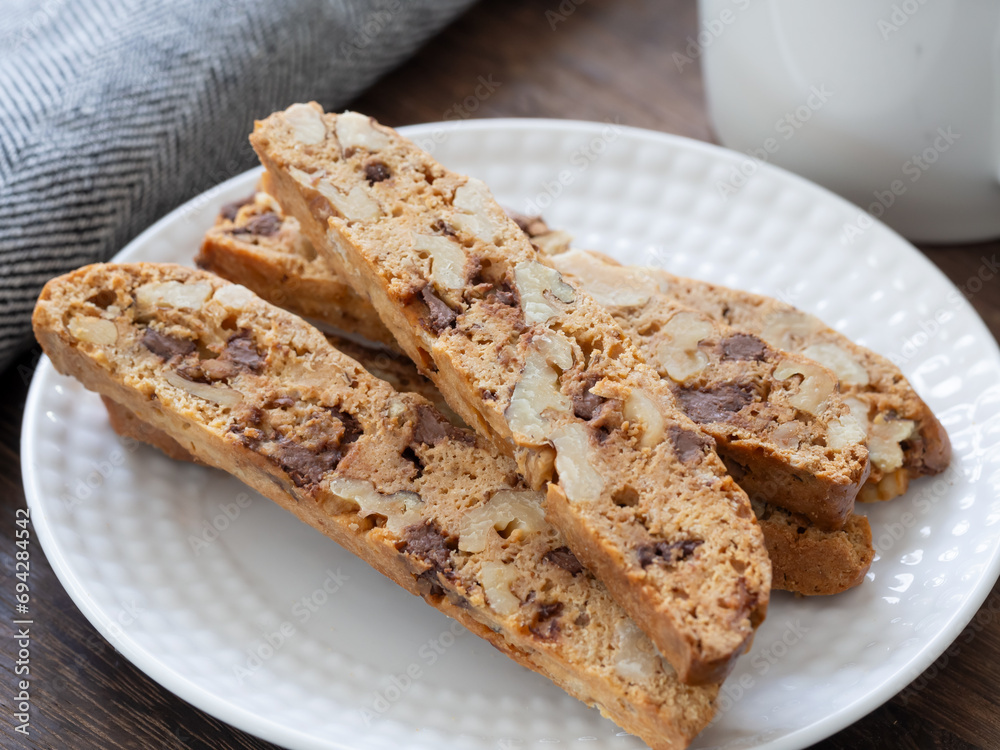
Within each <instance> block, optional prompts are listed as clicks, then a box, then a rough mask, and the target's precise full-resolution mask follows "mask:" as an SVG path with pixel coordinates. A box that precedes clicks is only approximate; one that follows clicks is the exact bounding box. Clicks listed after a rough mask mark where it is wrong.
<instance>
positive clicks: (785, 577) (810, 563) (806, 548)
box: [132, 201, 874, 595]
mask: <svg viewBox="0 0 1000 750" xmlns="http://www.w3.org/2000/svg"><path fill="white" fill-rule="evenodd" d="M266 205H268V206H269V208H270V210H271V211H273V212H275V215H276V216H277V217H278V218H279V220H281V221H282V222H283V223H284V222H295V224H294V227H295V231H283V232H280V233H278V235H277V236H276V239H275V240H274V241H273V242H269V243H259V244H258V243H254V244H247V245H245V246H243V247H241V245H244V242H243V240H241V239H240V238H241V236H243V234H241V233H238V232H237V233H234V234H233V235H232V236H231V237H227V239H226V240H225V241H224V242H219V241H218V240H217V237H218V235H217V234H216V233H215V232H213V231H210V232H209V233H208V234H207V235H206V237H205V242H204V244H203V246H202V254H207V255H208V256H209V257H212V258H215V259H217V261H218V262H217V263H216V264H215V266H214V267H217V268H219V269H222V270H221V272H222V273H223V274H225V273H226V271H227V270H232V271H233V272H234V273H235V278H232V279H230V280H232V281H243V282H244V283H247V284H254V283H257V280H258V279H261V281H260V282H259V283H261V287H260V288H257V287H253V286H251V287H250V288H251V290H252V291H253V292H255V293H256V294H258V295H260V296H261V297H263V298H264V299H266V300H268V301H269V302H279V301H281V300H285V301H286V302H287V305H286V308H288V307H290V308H291V309H292V310H293V311H295V304H296V303H295V301H294V300H289V298H288V297H287V296H286V295H283V294H281V292H280V286H279V285H276V284H275V282H274V281H270V279H282V278H286V279H288V281H289V282H290V283H291V284H292V286H295V285H296V281H297V279H296V273H297V270H296V267H295V266H292V265H290V264H288V263H286V260H285V259H286V257H287V256H288V255H295V254H297V253H298V252H299V248H301V247H302V246H303V245H306V244H308V241H307V240H306V241H303V239H302V238H301V236H297V234H296V232H297V228H298V222H297V221H295V219H293V218H291V217H284V215H283V214H282V213H281V211H280V207H279V206H277V205H276V203H275V202H273V201H272V202H268V203H267V204H266ZM257 215H258V214H253V213H250V214H244V213H243V212H242V211H241V212H240V216H239V217H237V218H236V219H234V220H233V223H234V225H235V226H236V227H240V226H242V225H244V224H245V223H246V222H249V221H254V217H255V216H257ZM512 218H514V220H515V221H516V222H517V224H518V226H519V227H521V229H522V230H523V231H524V232H525V233H526V234H527V235H528V237H529V238H530V239H531V242H532V244H533V245H536V246H539V247H543V248H546V250H545V251H546V252H556V251H557V248H558V251H563V250H565V249H567V244H568V235H566V234H565V233H564V232H559V231H558V230H555V231H554V230H551V229H549V228H548V227H547V226H546V225H545V223H544V222H542V221H541V220H540V219H537V218H536V219H528V218H524V217H519V216H512ZM244 234H245V233H244ZM557 243H558V244H557ZM247 253H252V254H253V255H254V265H255V266H256V267H257V268H259V269H261V270H262V273H260V274H245V273H242V272H241V271H240V270H239V269H240V265H241V259H242V258H243V257H245V256H246V254H247ZM313 262H315V263H322V259H316V260H315V261H313ZM210 267H211V266H210ZM320 273H321V271H320V269H317V273H316V275H317V276H319V275H320ZM327 273H331V274H332V271H329V270H328V271H327ZM333 291H334V294H332V295H331V296H330V297H328V298H326V299H325V301H321V300H310V301H308V302H307V304H308V305H309V307H311V308H313V309H318V310H323V309H333V308H334V307H335V306H336V305H337V304H339V303H340V302H341V299H340V298H339V297H338V296H336V295H337V294H339V293H338V292H336V290H333ZM272 295H274V296H276V297H277V300H275V299H272ZM324 302H325V304H324ZM374 314H375V313H374V311H371V315H374ZM317 320H319V321H320V322H325V323H330V324H333V322H332V321H339V320H340V318H339V317H338V316H337V314H335V316H333V317H332V318H331V319H329V320H328V319H326V318H324V317H323V316H317ZM331 341H332V343H333V345H334V346H336V347H337V348H339V349H340V350H341V351H344V352H345V353H346V354H348V355H350V356H351V357H353V358H354V359H356V360H357V361H358V362H360V363H361V364H362V365H363V366H364V367H366V368H367V369H368V370H369V371H370V372H372V373H373V374H375V375H376V376H377V377H381V378H383V379H386V380H389V382H390V383H392V384H393V386H394V387H395V388H396V389H397V390H409V389H410V388H409V387H408V386H407V385H406V383H412V384H413V385H414V386H416V387H420V390H419V391H418V392H419V393H420V394H421V395H422V396H424V397H425V398H428V399H429V400H431V401H433V402H434V404H435V405H436V406H438V407H439V408H445V409H446V407H443V406H442V400H441V396H440V393H438V392H437V390H436V389H435V388H434V387H433V385H432V384H430V383H429V381H427V380H426V379H424V378H422V377H420V375H419V374H418V373H417V372H416V370H415V369H414V368H413V367H412V365H410V364H409V360H406V362H405V363H403V362H401V361H399V360H397V359H396V358H392V357H388V358H387V355H385V354H383V353H382V352H377V351H375V350H372V349H366V348H365V347H362V346H359V345H357V344H354V343H349V342H346V341H343V340H340V339H332V340H331ZM345 347H350V348H345ZM388 365H391V366H388ZM449 413H452V412H449ZM132 436H133V437H134V436H135V435H132ZM140 439H141V438H140ZM753 508H754V511H755V513H756V514H757V521H758V523H759V524H760V527H761V531H763V533H764V542H765V544H766V545H767V549H768V555H769V557H770V559H771V569H772V583H771V586H772V588H778V589H784V590H788V591H794V592H796V593H799V594H804V595H815V594H835V593H840V592H842V591H844V590H846V589H847V588H850V587H852V586H855V585H857V584H859V583H861V581H862V580H863V579H864V575H865V573H866V572H867V571H868V568H869V566H870V565H871V561H872V558H873V557H874V550H873V549H872V544H871V531H870V528H869V527H868V522H867V520H866V519H864V518H863V517H860V516H854V515H852V516H851V517H849V518H848V520H847V523H846V525H845V527H844V529H843V530H838V531H821V530H820V529H818V528H816V527H814V526H813V525H812V524H811V523H810V522H809V521H808V520H807V519H805V518H802V517H801V516H798V515H797V514H792V513H788V512H778V511H777V509H776V508H773V507H772V506H770V505H768V504H766V503H764V502H761V501H759V500H758V501H755V502H753ZM819 562H822V565H818V563H819Z"/></svg>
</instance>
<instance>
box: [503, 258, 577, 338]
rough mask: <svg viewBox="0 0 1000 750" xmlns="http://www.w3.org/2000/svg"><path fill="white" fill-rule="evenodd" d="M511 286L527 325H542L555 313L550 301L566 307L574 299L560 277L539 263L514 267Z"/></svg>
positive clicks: (556, 310)
mask: <svg viewBox="0 0 1000 750" xmlns="http://www.w3.org/2000/svg"><path fill="white" fill-rule="evenodd" d="M514 286H515V287H516V288H517V293H518V296H519V297H520V300H521V309H522V310H523V311H524V320H525V322H526V323H528V324H531V323H545V322H547V321H548V320H549V318H552V317H553V316H555V315H556V314H558V312H559V311H558V309H557V308H556V307H555V305H554V304H553V301H552V300H559V301H560V302H564V303H566V304H569V303H571V302H573V300H574V299H576V291H575V290H574V289H573V287H572V286H570V285H569V284H567V283H566V282H565V281H563V278H562V275H560V273H559V272H558V271H557V270H555V269H554V268H549V267H548V266H546V265H544V264H543V263H539V262H538V261H533V260H531V261H521V262H520V263H518V264H517V265H516V266H514Z"/></svg>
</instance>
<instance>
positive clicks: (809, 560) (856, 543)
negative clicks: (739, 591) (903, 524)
mask: <svg viewBox="0 0 1000 750" xmlns="http://www.w3.org/2000/svg"><path fill="white" fill-rule="evenodd" d="M754 510H755V511H757V514H758V515H757V517H758V518H759V519H761V524H760V525H761V529H763V531H764V541H765V543H766V544H767V552H768V554H769V555H770V556H771V563H772V565H773V569H774V579H773V580H774V583H773V585H774V588H776V589H782V590H784V591H794V592H795V593H798V594H803V595H805V596H822V595H829V594H839V593H841V592H843V591H847V590H848V589H850V588H853V587H855V586H857V585H859V584H860V583H861V582H862V581H864V579H865V574H866V573H867V572H868V569H869V568H870V567H871V564H872V560H873V559H874V557H875V550H874V548H873V547H872V531H871V526H869V524H868V519H867V518H865V517H864V516H859V515H852V516H851V517H850V518H849V519H848V520H847V523H846V524H845V526H844V528H843V529H841V530H840V531H835V532H822V531H820V530H819V529H817V528H816V527H815V526H812V525H811V524H810V523H809V521H808V520H807V519H805V518H803V517H802V516H797V515H796V514H794V513H789V512H788V511H785V510H782V509H780V508H775V507H773V506H763V507H761V508H759V509H758V507H757V504H755V507H754Z"/></svg>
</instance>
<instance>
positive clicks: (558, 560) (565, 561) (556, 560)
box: [542, 547, 583, 576]
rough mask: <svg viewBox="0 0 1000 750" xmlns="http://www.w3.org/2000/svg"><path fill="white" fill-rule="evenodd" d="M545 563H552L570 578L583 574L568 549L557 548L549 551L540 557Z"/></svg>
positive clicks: (578, 562)
mask: <svg viewBox="0 0 1000 750" xmlns="http://www.w3.org/2000/svg"><path fill="white" fill-rule="evenodd" d="M542 560H544V561H545V562H547V563H552V564H553V565H555V566H556V567H558V568H562V569H563V570H565V571H567V572H568V573H569V574H570V575H572V576H577V575H579V574H580V573H582V572H583V565H582V564H581V563H580V561H579V560H577V559H576V555H574V554H573V553H572V552H570V549H569V547H557V548H556V549H553V550H549V551H548V552H546V553H545V556H544V557H542Z"/></svg>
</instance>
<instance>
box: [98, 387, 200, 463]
mask: <svg viewBox="0 0 1000 750" xmlns="http://www.w3.org/2000/svg"><path fill="white" fill-rule="evenodd" d="M101 401H102V402H104V408H105V409H106V410H107V412H108V422H109V423H110V424H111V429H112V430H114V431H115V432H116V433H118V434H119V435H121V436H122V437H128V438H132V439H133V440H138V441H139V442H140V443H146V444H147V445H151V446H153V447H154V448H157V449H159V450H160V451H162V452H163V453H165V454H166V455H167V456H168V457H169V458H172V459H174V460H175V461H193V462H195V463H200V462H199V461H198V459H197V458H195V457H194V456H192V455H191V452H190V451H188V450H187V449H186V448H184V446H182V445H181V444H180V443H178V442H177V441H176V440H174V439H173V438H172V437H170V436H169V435H168V434H167V433H165V432H164V431H163V430H161V429H159V428H157V427H153V426H152V425H150V424H148V423H146V422H144V421H143V420H142V419H140V418H139V417H137V416H136V415H135V413H133V412H132V411H130V410H129V409H127V408H125V407H124V406H122V405H121V404H119V403H118V402H117V401H112V400H111V399H110V398H108V397H107V396H101Z"/></svg>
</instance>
